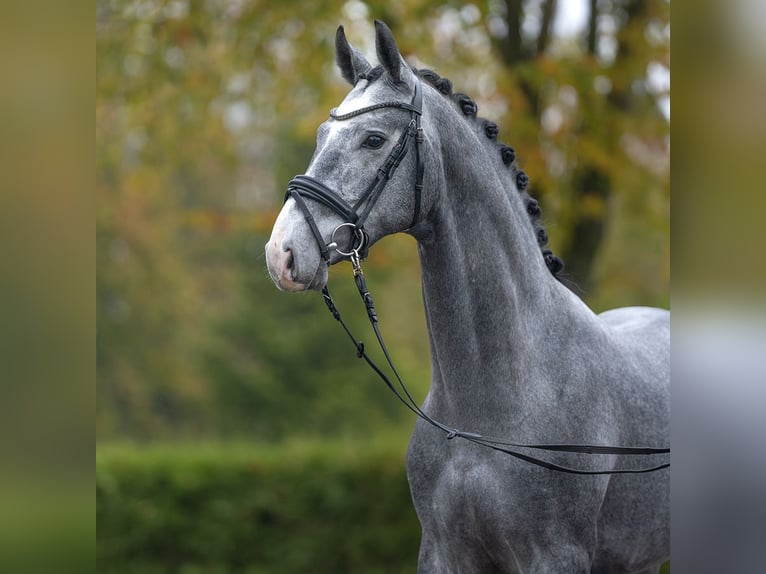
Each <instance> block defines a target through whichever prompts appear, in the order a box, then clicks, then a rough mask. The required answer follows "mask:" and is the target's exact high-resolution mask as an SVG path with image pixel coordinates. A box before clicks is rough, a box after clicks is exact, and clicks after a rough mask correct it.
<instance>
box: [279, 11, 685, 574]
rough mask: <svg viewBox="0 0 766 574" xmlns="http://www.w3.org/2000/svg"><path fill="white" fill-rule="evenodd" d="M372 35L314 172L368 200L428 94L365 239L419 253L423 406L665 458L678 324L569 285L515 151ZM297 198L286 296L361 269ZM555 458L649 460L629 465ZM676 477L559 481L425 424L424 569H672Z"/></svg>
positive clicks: (421, 444)
mask: <svg viewBox="0 0 766 574" xmlns="http://www.w3.org/2000/svg"><path fill="white" fill-rule="evenodd" d="M375 25H376V48H377V55H378V59H379V61H380V65H378V66H375V67H373V66H372V65H371V64H370V63H369V62H368V61H367V60H366V59H365V58H364V56H363V55H362V54H361V53H360V52H359V51H358V50H356V49H355V48H353V47H352V46H351V45H350V44H349V43H348V41H347V39H346V37H345V34H344V32H343V28H342V27H341V28H339V29H338V32H337V34H336V51H337V63H338V66H339V68H340V71H341V73H342V75H343V77H344V78H345V79H346V80H347V81H348V82H349V83H351V85H352V86H353V89H352V90H351V92H350V93H349V94H348V95H347V97H346V98H345V99H344V100H343V102H342V103H341V104H340V106H339V107H338V108H337V109H336V110H335V111H334V113H333V116H332V117H331V118H330V119H328V120H327V121H326V122H325V123H323V124H322V125H321V126H320V127H319V130H318V134H317V147H316V151H315V153H314V156H313V158H312V160H311V163H310V165H309V167H308V170H307V174H306V175H307V176H308V177H310V178H312V181H318V182H321V183H322V184H323V185H325V186H327V187H328V188H331V189H333V190H335V192H336V193H337V194H338V196H339V197H341V198H343V199H344V200H345V201H346V202H349V203H353V202H354V201H355V200H356V199H357V198H358V197H359V195H360V193H361V190H362V189H364V188H365V187H366V186H367V185H368V183H369V182H370V181H371V180H372V179H373V178H374V177H375V176H376V173H375V169H376V168H377V166H378V165H380V164H381V163H383V162H384V160H385V159H386V157H388V156H389V154H390V153H392V151H391V150H392V149H393V147H394V146H395V145H397V143H398V142H399V141H400V138H401V137H402V134H403V132H404V130H406V129H408V121H409V118H410V116H411V111H410V112H408V108H407V106H406V105H405V106H403V107H401V108H397V107H394V106H391V105H387V102H392V101H393V102H404V103H405V104H406V103H407V102H412V101H414V96H413V94H415V91H416V89H417V90H420V89H421V88H420V87H416V86H420V85H421V84H422V115H421V116H420V117H419V121H421V122H422V130H423V131H422V133H423V140H422V144H421V146H420V149H419V151H420V152H421V153H420V154H419V157H416V156H417V155H418V154H415V153H407V154H406V155H405V156H404V157H403V159H402V161H401V165H400V166H399V169H398V171H396V172H395V173H393V175H392V176H391V178H390V181H388V183H387V185H386V187H385V189H384V190H383V192H382V193H381V194H380V195H379V197H376V199H375V205H374V206H373V208H372V209H370V210H369V213H368V214H367V216H366V221H365V222H364V229H365V231H366V234H367V236H368V241H369V245H372V244H374V243H375V241H377V240H379V239H380V238H382V237H384V236H386V235H389V234H392V233H397V232H405V233H409V234H410V235H412V236H413V237H414V238H415V239H416V240H417V244H418V252H419V256H420V262H421V267H422V281H423V300H424V304H425V313H426V318H427V324H428V332H429V339H430V348H431V364H432V378H431V386H430V390H429V392H428V395H427V397H426V399H425V401H424V403H423V405H422V409H423V411H424V412H425V413H427V414H428V416H430V417H433V418H435V419H438V420H440V421H444V422H446V423H449V424H450V425H452V426H453V427H455V428H460V429H466V430H470V431H473V432H478V433H486V434H488V435H492V436H500V437H507V438H508V439H510V440H514V441H517V442H535V443H591V444H592V443H596V444H605V445H657V446H662V445H667V444H668V442H669V410H670V409H669V403H670V392H669V375H670V366H669V346H670V345H669V312H668V311H665V310H660V309H654V308H647V307H627V308H620V309H614V310H611V311H607V312H605V313H602V314H600V315H596V314H594V313H593V312H592V311H591V310H590V309H589V308H588V307H587V306H586V305H585V304H584V303H583V302H582V301H581V300H580V299H579V298H578V297H577V296H575V295H574V294H573V293H572V292H571V291H570V290H569V289H568V288H567V287H565V286H564V285H562V283H561V282H560V281H559V280H557V278H556V276H555V274H556V273H557V272H558V271H559V270H560V268H561V261H560V260H559V259H558V258H556V257H555V256H553V255H552V253H551V252H550V251H548V250H544V249H542V248H541V245H544V244H545V242H546V241H547V237H546V236H545V232H544V230H542V227H541V226H540V222H539V219H540V209H539V205H538V204H537V202H536V201H535V200H533V199H532V198H531V197H530V196H529V195H528V194H527V192H526V191H525V188H526V186H527V183H528V179H527V177H526V174H524V173H523V172H522V171H521V170H519V169H518V167H517V162H516V158H515V154H514V152H513V150H512V148H510V147H508V146H504V145H502V144H500V143H498V142H497V140H496V137H497V129H496V126H495V125H494V124H492V123H491V122H488V121H486V120H482V119H481V118H477V117H476V105H475V103H474V102H473V101H472V100H470V99H469V98H468V97H467V96H465V95H463V94H454V93H452V86H451V83H450V82H449V81H448V80H446V79H443V78H439V76H438V75H436V74H435V73H434V72H431V71H430V70H415V69H414V68H412V67H410V66H409V65H408V64H407V63H406V62H405V61H404V59H403V58H402V57H401V55H400V53H399V50H398V48H397V46H396V43H395V41H394V38H393V35H392V34H391V31H390V30H389V29H388V27H386V25H385V24H383V23H381V22H376V23H375ZM359 110H363V111H364V112H365V113H360V114H359V115H356V114H355V112H356V111H359ZM418 162H420V163H422V165H423V166H424V170H423V176H422V190H418V193H417V196H416V194H415V192H414V190H413V181H415V180H416V179H415V178H416V171H417V168H418ZM299 201H301V200H300V198H299V199H298V200H297V201H296V199H295V198H294V197H290V198H289V199H288V200H287V201H286V203H285V205H284V207H283V209H282V211H281V213H280V214H279V216H278V218H277V220H276V222H275V224H274V228H273V231H272V235H271V238H270V239H269V241H268V243H267V245H266V258H267V264H268V269H269V273H270V275H271V277H272V278H273V280H274V282H275V284H276V285H277V287H279V288H280V289H282V290H286V291H303V290H308V289H313V290H320V289H322V288H323V286H324V285H325V284H326V282H327V267H328V265H329V264H333V263H336V262H338V261H341V260H343V259H345V258H346V257H344V256H343V255H342V254H341V253H339V252H338V251H335V250H333V251H332V253H331V254H330V255H329V257H328V258H327V259H326V260H325V259H323V257H322V252H323V250H324V254H325V255H326V254H327V246H326V245H320V243H319V242H318V240H317V236H319V237H320V238H321V239H322V241H323V242H324V243H325V244H330V243H331V241H333V242H334V244H332V245H330V247H335V246H336V245H335V244H337V243H341V244H342V243H343V242H344V241H345V242H350V243H352V244H353V242H354V236H353V233H352V229H351V226H347V227H341V228H340V230H338V228H339V226H340V225H341V224H343V223H346V221H344V219H343V218H342V217H341V216H340V215H339V214H338V213H337V212H336V211H335V210H333V209H330V208H329V207H327V206H326V205H325V204H323V203H321V202H312V201H308V200H305V199H304V201H303V203H304V206H303V207H301V206H300V205H298V202H299ZM306 210H308V213H310V214H311V217H312V218H313V219H312V221H311V222H310V223H309V222H308V221H307V219H306V215H307V211H306ZM413 214H415V215H414V216H413ZM312 226H313V227H314V229H313V230H312ZM334 231H335V236H333V232H334ZM344 234H345V235H344ZM341 236H343V237H341ZM549 460H550V461H551V462H554V463H556V464H561V465H569V466H578V467H579V468H583V469H603V468H606V469H615V468H620V467H630V466H631V465H633V466H635V465H636V464H637V463H636V461H635V460H634V459H633V458H631V457H627V456H622V455H613V454H608V455H598V456H596V457H595V458H594V457H592V456H591V457H588V456H587V455H584V454H570V453H553V454H551V456H550V457H549ZM669 474H670V473H669V470H660V471H658V472H652V473H646V474H620V475H597V476H579V475H571V474H563V473H558V472H554V471H552V470H549V469H546V468H540V467H539V466H535V465H532V464H528V463H526V462H524V461H522V460H518V459H516V458H512V457H508V456H505V455H503V454H502V453H499V452H496V451H493V450H491V449H486V448H482V447H480V446H478V445H476V444H473V443H471V442H470V441H465V440H450V441H447V440H445V438H444V434H443V433H442V432H441V431H440V430H439V429H438V428H435V427H434V426H432V425H430V424H427V423H426V422H425V421H423V420H421V419H419V420H418V422H417V424H416V426H415V430H414V433H413V436H412V440H411V442H410V445H409V450H408V454H407V477H408V480H409V484H410V490H411V493H412V499H413V502H414V505H415V509H416V511H417V515H418V518H419V520H420V523H421V526H422V542H421V547H420V556H419V560H418V572H421V573H450V572H455V573H461V574H465V573H471V572H481V573H490V572H498V573H500V572H502V573H532V574H542V573H551V574H554V573H555V574H561V573H566V574H569V573H587V572H591V573H597V572H625V573H644V572H645V573H650V572H657V571H658V569H659V567H660V565H661V564H662V563H663V562H664V561H666V560H667V559H668V558H669Z"/></svg>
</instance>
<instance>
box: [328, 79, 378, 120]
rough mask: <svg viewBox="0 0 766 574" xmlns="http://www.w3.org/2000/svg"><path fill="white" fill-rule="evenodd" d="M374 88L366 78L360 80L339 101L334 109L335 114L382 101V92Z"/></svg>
mask: <svg viewBox="0 0 766 574" xmlns="http://www.w3.org/2000/svg"><path fill="white" fill-rule="evenodd" d="M375 88H376V86H375V85H370V84H369V82H368V81H367V80H360V81H359V82H358V83H357V84H356V86H354V89H352V90H351V91H350V92H349V93H348V95H347V96H346V97H345V98H344V99H343V101H342V102H341V103H340V105H339V106H338V109H337V110H336V112H337V114H338V115H343V114H347V113H349V112H353V111H354V110H358V109H361V108H366V107H367V106H371V105H373V104H377V103H379V102H382V101H383V100H384V99H385V98H384V94H382V93H381V90H380V89H375Z"/></svg>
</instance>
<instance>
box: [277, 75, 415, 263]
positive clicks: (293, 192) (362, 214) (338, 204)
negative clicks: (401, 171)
mask: <svg viewBox="0 0 766 574" xmlns="http://www.w3.org/2000/svg"><path fill="white" fill-rule="evenodd" d="M383 108H398V109H401V110H406V111H409V112H410V122H409V124H408V125H407V128H406V129H405V130H404V132H402V135H401V136H400V137H399V140H398V141H397V142H396V145H395V146H394V148H393V149H392V150H391V153H390V154H388V158H386V161H385V162H384V163H383V165H382V166H380V167H379V168H378V171H377V174H376V175H375V179H373V180H372V181H371V182H370V184H369V185H368V186H367V189H365V190H364V193H362V195H361V196H359V199H357V200H356V202H355V203H354V204H353V205H351V204H350V203H348V202H347V201H346V200H345V199H343V198H342V197H341V196H340V194H339V193H337V192H335V191H333V190H332V189H330V188H329V187H327V186H326V185H324V184H323V183H322V182H321V181H318V180H316V179H314V178H313V177H311V176H309V175H296V176H295V177H294V178H293V179H292V180H291V181H290V183H289V184H288V185H287V192H286V193H285V201H287V200H288V199H289V198H291V197H292V198H293V199H294V200H295V203H297V204H298V207H300V209H301V211H302V212H303V216H304V218H305V219H306V223H308V225H309V228H310V229H311V233H313V235H314V238H315V239H316V241H317V245H318V246H319V252H320V254H321V255H322V259H323V260H324V261H325V263H327V264H328V265H329V263H330V249H335V250H336V251H337V252H338V253H339V254H340V255H342V256H346V257H348V256H356V257H357V258H361V259H364V258H365V256H366V254H367V249H368V248H369V238H368V236H367V233H366V232H365V230H364V222H365V221H367V217H368V216H369V214H370V211H371V210H372V208H373V207H374V206H375V204H376V203H377V201H378V199H379V198H380V195H381V193H382V192H383V190H384V189H385V187H386V184H387V183H388V181H389V180H390V179H391V178H392V177H393V175H394V173H395V172H396V169H397V168H398V167H399V164H400V163H401V161H402V160H403V159H404V156H406V155H407V151H408V150H409V148H410V140H413V139H414V140H415V166H416V167H415V211H414V214H413V216H412V223H411V224H410V227H412V226H414V225H415V224H416V223H417V222H418V219H419V217H420V202H421V196H422V194H423V193H422V192H423V174H424V173H425V166H424V164H423V159H422V157H423V154H422V149H421V148H422V146H423V129H422V128H421V127H420V117H421V116H422V115H423V93H422V88H421V86H420V80H419V79H417V78H416V79H415V93H414V94H413V96H412V101H411V102H410V103H409V104H407V103H405V102H395V101H393V102H381V103H379V104H373V105H371V106H367V107H365V108H361V109H358V110H354V111H352V112H348V113H347V114H338V113H337V108H334V109H333V110H332V111H330V117H331V118H332V119H334V120H335V121H340V122H342V121H345V120H350V119H351V118H355V117H357V116H361V115H362V114H366V113H368V112H373V111H375V110H380V109H383ZM306 199H311V200H313V201H316V202H318V203H321V204H322V205H325V206H327V207H329V208H330V209H331V210H332V211H334V212H335V213H337V214H338V215H340V217H341V218H342V219H343V223H341V224H340V225H339V226H338V227H336V228H335V230H334V231H333V233H332V236H331V238H330V242H329V243H326V242H325V240H324V238H323V237H322V234H321V233H320V231H319V227H318V226H317V224H316V221H315V220H314V216H313V215H312V214H311V211H310V210H309V207H308V205H307V203H306V201H305V200H306ZM365 204H366V205H365ZM363 206H364V208H362V207H363ZM360 210H361V211H360ZM344 227H350V228H351V231H352V233H351V236H352V240H351V244H350V245H349V246H348V247H347V249H346V250H345V251H343V250H340V249H338V244H337V242H336V241H335V235H336V233H337V232H338V231H339V230H340V229H342V228H344Z"/></svg>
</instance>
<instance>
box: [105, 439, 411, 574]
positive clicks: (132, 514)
mask: <svg viewBox="0 0 766 574" xmlns="http://www.w3.org/2000/svg"><path fill="white" fill-rule="evenodd" d="M405 448H406V439H401V440H400V439H396V440H393V441H383V442H380V441H379V442H376V443H372V444H348V443H344V444H325V443H320V442H317V443H303V444H298V443H294V444H288V445H280V446H254V445H238V446H234V447H230V446H226V447H224V446H220V445H198V446H189V445H184V446H172V445H161V446H150V447H138V446H125V445H123V446H118V445H111V446H105V447H99V448H98V449H97V456H96V493H97V521H98V549H97V571H98V572H99V573H101V574H154V573H157V574H160V573H161V574H174V573H179V574H196V573H200V574H201V573H205V574H224V573H225V574H232V573H247V574H265V573H280V574H289V573H292V572H296V573H306V572H311V573H322V572H332V573H338V572H360V573H370V574H375V573H384V572H385V573H397V572H413V571H414V570H415V568H416V564H417V555H418V547H419V544H420V526H419V524H418V521H417V518H416V515H415V512H414V510H413V508H412V502H411V498H410V493H409V487H408V485H407V480H406V476H405V469H404V461H405Z"/></svg>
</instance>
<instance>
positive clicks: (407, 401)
mask: <svg viewBox="0 0 766 574" xmlns="http://www.w3.org/2000/svg"><path fill="white" fill-rule="evenodd" d="M421 90H422V88H421V86H420V80H419V79H416V81H415V93H414V95H413V96H412V101H411V102H410V103H409V104H407V103H404V102H395V101H393V102H382V103H379V104H374V105H372V106H367V107H365V108H361V109H358V110H355V111H352V112H349V113H347V114H337V113H336V109H333V110H332V111H331V112H330V117H331V118H333V119H334V120H337V121H344V120H348V119H351V118H354V117H357V116H360V115H362V114H366V113H368V112H372V111H375V110H380V109H383V108H399V109H402V110H406V111H409V112H410V122H409V124H408V125H407V129H405V130H404V132H403V133H402V135H401V136H400V137H399V140H398V141H397V142H396V145H395V146H394V148H393V149H392V150H391V153H390V154H389V155H388V158H387V159H386V161H385V163H384V164H383V165H382V166H381V167H380V168H379V169H378V172H377V175H376V176H375V179H374V180H373V181H372V182H371V183H370V184H369V185H368V186H367V189H366V190H365V191H364V193H362V195H361V196H360V197H359V199H358V200H357V201H356V202H355V203H354V204H353V205H351V204H349V203H348V202H347V201H346V200H345V199H343V198H342V197H341V196H340V195H339V194H338V193H336V192H335V191H333V190H332V189H330V188H329V187H327V186H326V185H324V184H323V183H322V182H320V181H318V180H316V179H314V178H313V177H311V176H308V175H297V176H295V177H294V178H293V179H292V180H291V181H290V183H289V184H288V187H287V192H286V193H285V201H287V200H288V199H289V198H290V197H292V198H293V199H294V200H295V202H296V203H297V204H298V207H300V209H301V211H302V212H303V216H304V218H305V219H306V222H307V223H308V225H309V227H310V228H311V232H312V233H313V235H314V238H315V239H316V241H317V245H318V246H319V251H320V253H321V255H322V259H323V260H324V261H325V263H326V264H327V265H329V264H330V249H335V250H336V251H337V252H338V253H339V254H340V255H342V256H344V257H349V258H350V260H351V264H352V266H353V269H354V282H355V283H356V287H357V289H358V290H359V294H360V295H361V297H362V301H364V305H365V308H366V309H367V317H368V319H369V321H370V324H371V326H372V329H373V331H374V333H375V337H376V338H377V340H378V344H379V345H380V348H381V350H382V351H383V355H384V356H385V358H386V362H387V363H388V366H389V367H390V369H391V371H392V372H393V373H394V376H395V378H396V380H397V382H398V384H399V387H400V388H401V392H400V391H399V390H398V389H397V388H396V386H395V385H394V384H393V383H392V382H391V380H390V379H389V378H388V376H387V375H386V374H385V373H384V372H383V371H382V370H381V369H380V367H378V365H377V364H375V362H373V360H372V359H371V358H370V357H369V355H368V354H367V352H366V351H365V348H364V343H362V342H361V341H360V340H358V339H357V338H356V337H354V335H353V333H352V332H351V331H350V330H349V328H348V326H347V325H346V323H345V322H344V321H343V318H342V317H341V314H340V312H339V311H338V308H337V307H336V306H335V303H334V301H333V299H332V296H331V295H330V291H329V290H328V288H327V286H325V287H324V288H323V289H322V296H323V297H324V301H325V304H326V305H327V308H328V309H329V310H330V312H331V313H332V315H333V317H335V319H336V320H337V321H338V322H339V323H340V324H341V326H342V327H343V329H344V330H345V332H346V334H347V335H348V337H349V338H350V339H351V342H352V343H353V344H354V347H356V354H357V357H359V358H360V359H364V360H365V361H366V362H367V364H368V365H369V366H370V368H372V370H373V371H375V373H376V374H377V375H378V376H379V377H380V378H381V380H382V381H383V382H384V383H385V384H386V386H387V387H388V388H389V390H390V391H391V392H392V393H393V394H394V395H395V396H396V398H397V399H399V401H401V402H402V403H403V404H404V406H406V407H407V408H408V409H409V410H411V411H412V412H413V413H415V415H417V416H418V417H420V418H421V419H423V420H424V421H425V422H427V423H428V424H430V425H431V426H433V427H435V428H437V429H439V430H441V431H443V432H444V433H445V434H446V437H447V439H448V440H450V439H454V438H456V437H459V438H462V439H464V440H467V441H469V442H472V443H474V444H478V445H481V446H484V447H487V448H490V449H492V450H495V451H498V452H502V453H504V454H507V455H510V456H513V457H515V458H517V459H520V460H524V461H526V462H528V463H530V464H534V465H536V466H540V467H543V468H547V469H548V470H555V471H557V472H564V473H568V474H580V475H600V474H640V473H646V472H654V471H657V470H661V469H663V468H668V467H669V466H670V463H663V464H660V465H657V466H652V467H645V468H635V469H634V468H627V469H613V470H580V469H575V468H569V467H566V466H561V465H558V464H554V463H552V462H548V461H546V460H541V459H539V458H536V457H533V456H530V455H527V454H523V453H520V452H518V451H517V450H515V449H516V448H524V449H532V450H543V451H549V452H568V453H580V454H612V455H633V456H635V455H657V454H669V453H670V449H669V448H653V447H633V446H607V445H589V444H521V443H514V442H508V441H505V440H500V439H497V438H493V437H488V436H484V435H481V434H478V433H473V432H466V431H461V430H459V429H456V428H454V427H451V426H449V425H446V424H444V423H442V422H439V421H438V420H436V419H434V418H432V417H430V416H429V415H428V414H427V413H425V412H424V411H423V410H422V409H421V408H420V406H419V405H418V403H417V401H415V399H414V398H413V397H412V395H411V393H410V392H409V390H408V389H407V387H406V385H405V384H404V381H402V378H401V377H400V376H399V373H398V371H397V370H396V367H395V366H394V363H393V360H392V359H391V356H390V354H389V352H388V349H387V348H386V344H385V342H384V341H383V336H382V334H381V332H380V328H379V327H378V315H377V312H376V311H375V304H374V303H373V300H372V296H371V295H370V292H369V291H368V289H367V283H366V281H365V278H364V273H362V267H361V261H362V260H363V259H364V258H365V257H366V254H367V250H368V248H369V238H368V236H367V233H366V232H365V231H364V222H365V221H366V220H367V216H368V215H369V214H370V210H371V209H372V208H373V207H374V206H375V203H376V202H377V201H378V198H379V197H380V194H381V193H382V192H383V189H384V188H385V187H386V184H387V183H388V181H389V180H390V179H391V177H392V176H393V175H394V172H395V171H396V169H397V168H398V167H399V164H400V163H401V161H402V159H404V156H405V155H407V151H408V149H409V145H410V140H413V139H414V140H415V212H414V214H413V218H412V223H411V227H412V226H414V225H415V224H416V223H417V222H418V219H419V217H420V209H421V206H420V204H421V200H422V197H421V196H422V192H423V176H424V173H425V167H424V164H423V154H422V151H421V147H422V144H423V130H422V128H421V126H420V118H421V116H422V113H423V95H422V91H421ZM306 199H311V200H313V201H316V202H318V203H321V204H323V205H325V206H327V207H329V208H330V209H331V210H332V211H334V212H335V213H337V214H338V215H340V216H341V218H342V219H343V223H341V224H340V225H338V226H337V227H336V228H335V230H334V231H333V232H332V234H331V236H330V242H329V243H327V242H325V240H324V238H323V237H322V234H321V233H320V231H319V227H317V224H316V221H314V217H313V215H312V214H311V211H310V210H309V208H308V205H307V203H306V201H305V200H306ZM365 203H366V205H365ZM362 206H364V209H362V211H361V212H360V211H359V210H360V209H361V208H362ZM344 227H351V228H352V236H351V244H350V246H349V247H348V248H347V250H346V251H343V250H341V249H339V248H338V244H337V242H336V241H335V234H336V233H337V232H338V231H339V230H340V229H343V228H344ZM509 447H513V449H512V448H509Z"/></svg>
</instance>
